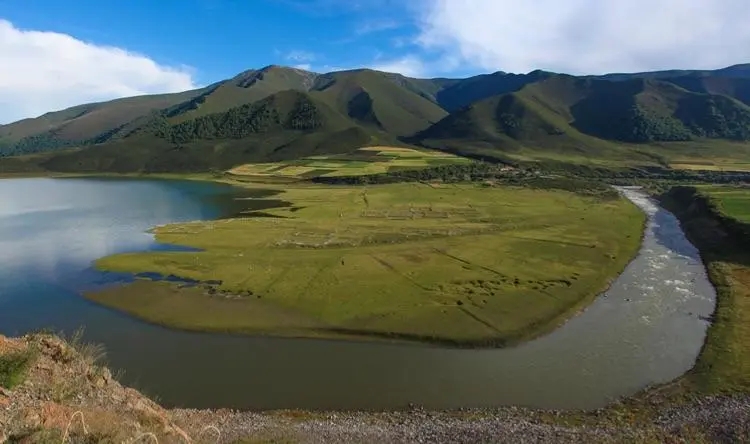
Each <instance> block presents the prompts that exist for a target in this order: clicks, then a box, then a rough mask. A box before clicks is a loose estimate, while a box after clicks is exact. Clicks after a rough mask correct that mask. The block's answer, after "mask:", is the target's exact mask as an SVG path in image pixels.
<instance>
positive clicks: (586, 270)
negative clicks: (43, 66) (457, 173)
mask: <svg viewBox="0 0 750 444" xmlns="http://www.w3.org/2000/svg"><path fill="white" fill-rule="evenodd" d="M246 186H249V187H261V186H266V187H267V186H268V185H267V184H265V185H258V184H249V185H246ZM280 191H281V194H280V195H279V196H278V198H279V199H282V200H284V201H287V202H291V204H292V206H291V207H288V208H280V209H274V210H270V211H269V213H270V215H272V216H276V217H243V218H238V219H229V220H222V221H212V222H194V223H187V224H179V225H171V226H167V227H161V228H158V229H157V230H156V235H157V238H158V239H159V240H160V241H163V242H169V243H177V244H182V245H190V246H194V247H198V248H201V249H203V250H204V251H201V252H197V253H182V252H181V253H177V252H158V253H156V252H155V253H138V254H122V255H116V256H111V257H107V258H104V259H101V260H99V261H98V262H97V266H99V267H100V268H103V269H107V270H116V271H128V272H146V271H150V272H159V273H162V274H164V275H175V276H180V277H184V278H190V279H195V280H198V281H204V282H206V281H215V282H214V284H213V285H212V286H210V288H207V287H205V286H198V287H192V288H183V289H178V288H177V287H176V286H175V285H174V284H167V283H164V282H148V281H144V282H139V283H137V284H136V285H133V286H130V287H122V288H117V289H112V290H108V291H104V292H100V293H96V294H91V295H89V297H90V298H91V299H93V300H95V301H97V302H100V303H103V304H105V305H109V306H112V307H115V308H118V309H121V310H124V311H126V312H129V313H132V314H134V315H136V316H139V317H141V318H144V319H147V320H149V321H152V322H156V323H161V324H166V325H171V326H176V327H181V328H186V329H195V330H205V331H238V332H249V333H272V334H279V335H284V334H287V335H302V336H316V335H346V336H351V335H364V336H371V337H377V336H390V337H401V338H407V339H426V340H433V341H444V342H453V343H477V344H493V345H503V344H506V343H510V342H514V341H517V340H521V339H525V338H527V337H530V336H533V335H535V334H538V333H539V332H541V331H545V330H547V329H549V328H553V327H554V326H555V325H557V323H559V322H560V321H561V320H563V319H565V318H567V317H568V316H570V315H571V314H572V313H574V312H576V311H577V310H578V309H580V308H581V307H583V306H585V305H586V304H587V303H588V302H590V301H591V300H592V299H593V298H594V297H595V296H596V295H597V294H598V293H599V292H600V291H601V290H603V289H604V288H605V287H606V285H607V284H608V282H609V280H610V279H611V278H613V277H614V276H616V275H617V273H618V272H619V271H620V270H621V269H622V268H623V267H624V266H625V265H626V263H627V262H628V261H629V260H630V258H631V257H632V256H633V255H634V254H635V252H636V250H637V248H638V245H639V241H640V233H641V229H642V223H643V220H644V217H643V215H642V214H641V213H640V212H639V211H638V210H637V209H636V208H635V207H634V206H632V205H631V204H630V203H628V202H627V201H625V200H622V199H610V200H599V199H596V198H592V197H583V196H580V195H576V194H573V193H568V192H562V191H548V190H533V189H527V188H521V187H483V186H479V185H472V184H466V185H436V184H433V185H427V184H420V183H410V184H395V185H382V186H370V187H367V188H365V187H349V186H336V187H331V186H316V185H309V184H293V185H287V186H285V187H282V188H280ZM219 282H220V283H219Z"/></svg>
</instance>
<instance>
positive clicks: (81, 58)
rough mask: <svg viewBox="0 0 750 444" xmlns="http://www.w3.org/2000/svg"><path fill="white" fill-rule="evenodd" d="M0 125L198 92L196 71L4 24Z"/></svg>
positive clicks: (0, 27)
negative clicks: (94, 105) (104, 103)
mask: <svg viewBox="0 0 750 444" xmlns="http://www.w3.org/2000/svg"><path fill="white" fill-rule="evenodd" d="M0 60H2V64H3V67H2V70H0V123H3V122H5V123H8V122H11V121H14V120H18V119H21V118H25V117H33V116H38V115H40V114H43V113H45V112H48V111H53V110H59V109H63V108H67V107H70V106H74V105H78V104H81V103H87V102H94V101H101V100H109V99H114V98H118V97H126V96H134V95H139V94H153V93H165V92H176V91H184V90H188V89H192V88H195V87H196V85H195V83H194V81H193V78H192V75H191V73H190V70H189V69H187V68H185V67H179V68H177V67H169V66H163V65H160V64H158V63H157V62H155V61H153V60H152V59H150V58H148V57H146V56H143V55H139V54H134V53H131V52H128V51H126V50H123V49H120V48H115V47H109V46H99V45H95V44H92V43H87V42H83V41H81V40H77V39H76V38H74V37H71V36H69V35H66V34H59V33H55V32H42V31H29V30H21V29H18V28H16V27H15V26H13V24H12V23H10V22H8V21H6V20H1V19H0Z"/></svg>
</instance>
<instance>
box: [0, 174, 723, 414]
mask: <svg viewBox="0 0 750 444" xmlns="http://www.w3.org/2000/svg"><path fill="white" fill-rule="evenodd" d="M621 192H622V193H623V194H624V195H625V196H626V197H627V198H629V199H630V200H631V201H633V202H634V203H635V204H636V205H638V207H640V208H641V209H642V210H643V211H644V212H646V214H647V215H648V223H647V226H646V229H645V233H644V237H643V244H642V247H641V250H640V252H639V254H638V256H637V258H636V259H635V260H633V261H632V262H631V263H630V264H629V265H628V267H627V268H626V269H625V270H624V272H623V273H622V275H620V276H619V277H618V278H617V279H616V280H615V282H614V283H613V285H612V286H611V287H610V289H609V290H608V291H606V292H605V293H604V294H602V295H601V296H600V297H598V298H597V299H596V301H595V302H594V303H593V304H591V305H590V306H589V307H588V308H587V309H586V310H585V311H583V312H582V313H580V314H579V315H577V316H576V317H574V318H573V319H571V320H570V321H568V322H567V323H566V324H565V325H563V326H562V327H560V328H559V329H557V330H555V331H554V332H552V333H550V334H548V335H546V336H544V337H542V338H539V339H537V340H534V341H531V342H527V343H525V344H523V345H520V346H517V347H513V348H507V349H480V350H471V349H453V348H445V347H437V346H429V345H419V344H395V343H373V342H354V341H334V340H314V339H284V338H267V337H248V336H237V335H221V334H206V333H191V332H183V331H176V330H171V329H167V328H163V327H158V326H154V325H150V324H147V323H144V322H141V321H139V320H137V319H134V318H132V317H129V316H126V315H123V314H121V313H119V312H116V311H113V310H110V309H107V308H104V307H101V306H98V305H96V304H93V303H90V302H88V301H87V300H85V299H83V298H82V297H81V296H80V293H81V292H83V291H87V290H91V289H95V288H99V287H101V286H103V285H112V284H116V283H119V282H127V281H128V280H129V279H130V277H129V276H126V275H118V274H113V273H101V272H98V271H95V270H93V269H92V268H91V263H92V261H93V260H95V259H97V258H100V257H102V256H106V255H109V254H113V253H119V252H125V251H143V250H149V249H159V248H165V246H160V245H159V244H157V243H156V242H155V241H154V239H153V237H152V236H151V235H149V234H147V233H146V231H147V230H148V229H149V228H150V227H153V226H155V225H159V224H164V223H169V222H179V221H186V220H196V219H213V218H219V217H224V216H229V215H231V214H232V213H233V212H235V211H237V207H236V205H235V203H236V200H235V199H233V197H232V196H233V195H232V192H231V189H229V188H228V187H226V186H222V185H218V184H211V183H205V182H190V181H177V180H135V179H50V178H43V179H6V180H0V196H1V199H2V200H1V201H0V202H1V204H0V264H2V267H0V333H3V334H6V335H18V334H23V333H25V332H29V331H32V330H35V329H41V328H46V329H52V330H54V331H64V332H67V333H71V332H72V331H74V330H76V329H77V328H78V327H80V326H85V338H86V339H87V340H89V341H94V342H99V343H102V344H104V345H105V346H106V349H107V354H108V363H109V365H110V366H111V367H112V368H114V369H122V370H124V375H123V381H124V382H125V383H127V384H131V385H134V386H135V387H137V388H139V389H141V390H143V391H144V392H145V393H146V394H149V395H156V396H157V397H158V399H159V400H160V401H161V402H162V403H164V404H165V405H169V406H182V407H196V408H208V407H231V408H240V409H277V408H303V409H337V410H341V409H393V408H401V407H405V406H407V405H408V404H410V403H413V404H419V405H423V406H425V407H427V408H436V409H444V408H458V407H491V406H501V405H521V406H530V407H540V408H562V409H571V408H597V407H601V406H604V405H606V404H607V403H609V402H611V401H612V400H614V399H616V398H618V397H621V396H627V395H631V394H633V393H635V392H637V391H638V390H640V389H642V388H644V387H646V386H648V385H650V384H658V383H663V382H667V381H670V380H672V379H674V378H676V377H678V376H680V375H681V374H683V373H684V372H685V371H687V370H688V369H690V367H692V365H693V363H694V361H695V359H696V357H697V355H698V353H699V351H700V348H701V346H702V344H703V340H704V337H705V333H706V329H707V326H708V322H707V321H706V320H705V319H706V318H707V317H709V316H710V315H711V313H712V312H713V307H714V300H715V292H714V289H713V287H712V286H711V284H710V283H709V282H708V280H707V277H706V273H705V270H704V268H703V265H702V263H701V260H700V257H699V255H698V252H697V250H696V249H695V247H694V246H693V245H691V244H690V242H688V241H687V239H686V238H685V236H684V234H683V233H682V231H681V229H680V227H679V223H678V222H677V220H676V218H675V217H674V216H673V215H672V214H671V213H669V212H667V211H665V210H663V209H661V208H659V207H658V206H657V205H656V204H655V203H654V202H653V201H651V200H650V199H648V198H647V197H646V196H645V195H643V194H642V193H641V192H640V191H638V190H636V189H628V188H624V189H621Z"/></svg>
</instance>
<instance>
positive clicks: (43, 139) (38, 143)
mask: <svg viewBox="0 0 750 444" xmlns="http://www.w3.org/2000/svg"><path fill="white" fill-rule="evenodd" d="M90 143H93V141H87V140H65V139H58V138H57V137H56V136H55V135H54V134H50V133H42V134H38V135H34V136H29V137H24V138H23V139H21V140H19V141H18V142H0V157H7V156H22V155H25V154H35V153H42V152H47V151H56V150H60V149H65V148H72V147H76V146H82V145H86V144H90Z"/></svg>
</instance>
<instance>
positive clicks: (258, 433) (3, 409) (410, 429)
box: [0, 334, 750, 443]
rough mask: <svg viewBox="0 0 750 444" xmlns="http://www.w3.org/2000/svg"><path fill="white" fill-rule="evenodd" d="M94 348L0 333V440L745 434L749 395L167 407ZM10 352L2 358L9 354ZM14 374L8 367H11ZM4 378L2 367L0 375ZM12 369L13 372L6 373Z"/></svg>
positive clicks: (747, 438)
mask: <svg viewBox="0 0 750 444" xmlns="http://www.w3.org/2000/svg"><path fill="white" fill-rule="evenodd" d="M96 352H97V350H96V348H95V347H91V346H86V345H83V344H79V343H76V342H75V341H74V342H72V343H71V342H68V341H64V340H62V339H60V338H58V337H56V336H52V335H44V334H38V335H29V336H25V337H22V338H18V339H9V338H5V337H2V336H0V381H3V378H2V372H6V373H7V372H8V369H9V368H16V370H17V369H18V366H16V367H13V366H9V365H8V363H9V362H13V359H10V358H14V357H15V358H14V359H16V358H17V359H16V361H18V359H21V358H23V359H25V361H24V362H25V364H24V366H23V367H24V368H23V370H24V371H23V375H22V378H21V377H16V378H15V379H13V380H12V381H13V382H12V383H10V384H9V383H8V381H9V379H8V378H5V382H6V385H12V388H10V389H8V388H0V443H5V442H29V443H34V442H58V443H59V442H86V443H91V442H117V443H122V442H129V443H130V442H160V443H170V442H175V443H178V442H179V443H185V442H188V443H191V442H206V443H215V442H221V443H235V442H242V443H272V442H282V443H289V442H292V443H294V442H301V443H350V442H361V443H398V442H404V443H412V442H413V443H453V442H457V443H459V442H460V443H463V442H466V443H476V442H496V443H506V442H507V443H527V442H528V443H546V442H550V443H566V442H571V443H573V442H576V443H578V442H588V443H595V442H628V443H630V442H690V443H694V442H726V443H736V442H750V396H747V395H742V396H731V397H729V396H727V397H711V398H703V399H700V400H695V401H692V402H690V403H686V404H681V405H678V406H669V405H665V406H663V407H656V413H655V414H651V415H648V417H643V415H638V414H636V413H633V412H631V411H629V410H627V409H625V408H621V409H620V408H618V409H609V410H602V411H600V412H591V413H585V414H583V413H575V414H574V413H563V412H552V411H531V410H526V409H520V408H503V409H492V410H466V411H453V412H431V411H425V410H422V409H412V410H409V411H400V412H381V413H370V412H304V411H278V412H262V413H254V412H237V411H231V410H181V409H176V410H168V409H164V408H163V407H161V406H159V405H158V404H156V403H155V402H153V401H151V400H149V399H148V398H146V397H145V396H143V395H142V394H140V393H139V392H138V391H136V390H133V389H130V388H126V387H123V386H122V385H121V384H120V383H118V382H117V381H116V380H115V379H114V378H113V377H112V375H111V373H110V372H109V370H107V369H106V368H104V367H100V366H97V365H96V364H95V362H94V361H95V358H96V357H97V356H96V354H97V353H96ZM9 357H10V358H9ZM16 373H17V372H16ZM6 376H7V374H6ZM16 376H18V373H17V374H16Z"/></svg>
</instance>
